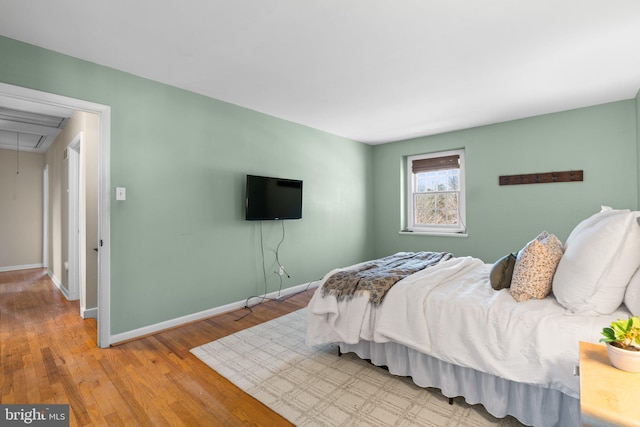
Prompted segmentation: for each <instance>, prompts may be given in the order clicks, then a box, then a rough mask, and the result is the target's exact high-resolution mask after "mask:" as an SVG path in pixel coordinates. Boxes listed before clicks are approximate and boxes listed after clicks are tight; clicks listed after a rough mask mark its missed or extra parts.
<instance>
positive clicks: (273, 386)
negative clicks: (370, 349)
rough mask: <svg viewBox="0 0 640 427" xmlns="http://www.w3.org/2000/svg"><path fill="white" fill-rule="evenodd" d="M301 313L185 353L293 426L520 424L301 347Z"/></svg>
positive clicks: (349, 358) (345, 358)
mask: <svg viewBox="0 0 640 427" xmlns="http://www.w3.org/2000/svg"><path fill="white" fill-rule="evenodd" d="M306 323H307V314H306V309H302V310H298V311H295V312H293V313H291V314H287V315H285V316H282V317H279V318H277V319H274V320H271V321H269V322H266V323H263V324H260V325H257V326H254V327H252V328H249V329H245V330H243V331H240V332H237V333H235V334H233V335H229V336H226V337H224V338H221V339H219V340H216V341H213V342H210V343H208V344H204V345H202V346H200V347H196V348H194V349H192V350H191V353H193V354H194V355H195V356H196V357H198V358H199V359H200V360H202V361H203V362H204V363H206V364H207V365H209V366H210V367H211V368H212V369H214V370H216V371H217V372H218V373H220V374H221V375H222V376H224V377H226V378H227V379H229V380H230V381H231V382H232V383H233V384H235V385H236V386H238V387H239V388H240V389H242V390H243V391H245V392H246V393H248V394H250V395H251V396H253V397H255V398H256V399H257V400H259V401H261V402H262V403H264V404H265V405H266V406H268V407H269V408H270V409H272V410H273V411H275V412H277V413H278V414H280V415H282V416H283V417H284V418H286V419H288V420H289V421H291V422H292V423H293V424H295V425H297V426H300V427H303V426H428V427H439V426H469V427H483V426H521V425H522V424H520V423H519V422H518V421H517V420H516V419H515V418H512V417H507V418H503V419H497V418H494V417H493V416H491V415H490V414H489V413H487V412H486V411H485V410H484V408H483V407H482V406H481V405H468V404H467V403H466V402H465V401H464V399H463V398H456V399H455V400H454V404H453V405H449V403H448V399H447V398H446V397H444V396H443V395H442V394H440V392H439V391H438V390H436V389H425V388H420V387H418V386H416V385H415V384H413V382H412V381H411V379H409V378H403V377H397V376H393V375H391V374H390V373H389V372H387V371H386V370H384V369H383V368H379V367H376V366H373V365H371V364H369V363H368V362H366V361H363V360H361V359H359V358H358V357H357V356H355V355H353V354H345V355H342V356H338V348H337V346H335V345H327V346H324V347H315V348H309V347H307V346H306V344H305V342H304V339H305V331H306Z"/></svg>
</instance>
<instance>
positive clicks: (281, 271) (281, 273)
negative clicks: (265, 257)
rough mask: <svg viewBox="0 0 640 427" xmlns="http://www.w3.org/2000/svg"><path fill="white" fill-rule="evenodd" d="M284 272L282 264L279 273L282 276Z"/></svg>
mask: <svg viewBox="0 0 640 427" xmlns="http://www.w3.org/2000/svg"><path fill="white" fill-rule="evenodd" d="M283 274H284V267H283V266H280V267H278V275H280V276H282V275H283Z"/></svg>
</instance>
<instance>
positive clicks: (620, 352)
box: [600, 316, 640, 372]
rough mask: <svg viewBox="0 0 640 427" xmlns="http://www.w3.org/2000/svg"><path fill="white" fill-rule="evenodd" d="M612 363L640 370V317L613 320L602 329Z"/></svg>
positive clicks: (620, 367) (631, 369) (629, 369)
mask: <svg viewBox="0 0 640 427" xmlns="http://www.w3.org/2000/svg"><path fill="white" fill-rule="evenodd" d="M602 335H603V336H604V338H601V339H600V342H605V343H607V354H608V355H609V360H610V361H611V364H612V365H613V366H615V367H616V368H618V369H621V370H623V371H627V372H640V318H638V316H632V317H630V318H629V319H621V320H617V321H615V322H611V327H606V328H604V329H603V330H602Z"/></svg>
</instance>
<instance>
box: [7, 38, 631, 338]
mask: <svg viewBox="0 0 640 427" xmlns="http://www.w3.org/2000/svg"><path fill="white" fill-rule="evenodd" d="M0 52H2V55H0V81H2V82H4V83H9V84H14V85H18V86H24V87H28V88H33V89H37V90H42V91H46V92H52V93H55V94H61V95H65V96H69V97H74V98H79V99H82V100H87V101H92V102H96V103H100V104H106V105H110V106H111V107H112V128H111V187H112V193H115V191H114V189H115V187H116V186H125V187H127V201H125V202H116V201H115V199H114V198H112V206H111V233H112V235H111V322H112V325H111V329H112V330H111V332H112V334H118V333H122V332H127V331H129V330H133V329H136V328H140V327H143V326H147V325H152V324H155V323H158V322H161V321H164V320H170V319H173V318H176V317H180V316H183V315H188V314H191V313H196V312H198V311H202V310H206V309H209V308H212V307H219V306H222V305H225V304H228V303H231V302H236V301H241V300H244V299H245V298H247V297H248V296H251V295H256V294H259V293H261V292H263V290H264V284H263V280H262V259H261V253H260V252H261V251H260V247H261V243H260V240H261V231H260V225H259V223H254V222H246V221H244V220H243V193H244V176H245V174H247V173H251V174H261V175H273V176H281V177H286V178H296V179H302V180H304V208H303V219H302V220H299V221H287V222H286V223H285V227H286V228H285V231H286V238H285V241H284V243H283V244H282V246H281V250H280V261H281V262H282V264H284V266H285V267H286V269H287V271H288V272H289V273H290V274H291V276H292V277H291V279H285V282H284V287H285V288H286V287H290V286H294V285H298V284H301V283H306V282H308V281H312V280H315V279H318V278H320V277H321V276H322V275H324V274H325V273H326V272H327V271H328V270H330V269H332V268H334V267H336V266H344V265H349V264H351V263H355V262H358V261H362V260H365V259H370V258H372V257H374V256H382V255H387V254H390V253H393V252H396V251H406V250H442V251H451V252H453V253H454V254H455V255H458V256H464V255H472V256H477V257H479V258H481V259H483V260H485V261H486V262H493V261H494V260H495V259H497V258H498V257H500V256H502V255H504V254H506V253H508V252H515V251H517V250H518V249H520V248H521V247H522V246H523V245H524V244H525V243H526V242H528V241H529V240H531V239H532V238H533V237H535V235H537V234H538V233H539V232H540V231H542V230H547V231H549V232H550V233H555V234H556V235H558V237H559V238H560V239H562V240H564V239H566V237H567V236H568V234H569V232H570V231H571V229H572V228H573V227H574V226H575V225H576V224H577V223H578V222H579V221H580V220H582V219H583V218H585V217H587V216H588V215H590V214H591V213H594V212H596V211H598V210H599V209H600V205H610V206H613V207H615V208H631V209H637V208H638V200H639V199H640V177H639V176H638V164H640V154H639V153H638V151H640V150H638V146H639V145H640V92H639V94H638V96H637V97H636V98H635V99H631V100H628V101H622V102H616V103H611V104H605V105H599V106H595V107H590V108H583V109H578V110H572V111H567V112H562V113H556V114H549V115H544V116H538V117H532V118H527V119H523V120H517V121H512V122H507V123H501V124H497V125H491V126H484V127H479V128H474V129H468V130H463V131H458V132H451V133H447V134H442V135H436V136H430V137H424V138H417V139H412V140H408V141H401V142H396V143H390V144H383V145H378V146H373V147H371V146H367V145H365V144H361V143H358V142H354V141H349V140H346V139H343V138H339V137H337V136H333V135H329V134H327V133H323V132H320V131H317V130H313V129H310V128H308V127H304V126H300V125H297V124H294V123H290V122H287V121H283V120H280V119H276V118H273V117H270V116H267V115H263V114H260V113H256V112H254V111H250V110H247V109H243V108H240V107H237V106H233V105H230V104H227V103H224V102H221V101H217V100H214V99H211V98H207V97H204V96H200V95H196V94H194V93H190V92H187V91H184V90H180V89H177V88H174V87H170V86H167V85H163V84H159V83H156V82H153V81H150V80H146V79H143V78H139V77H136V76H133V75H130V74H127V73H123V72H119V71H116V70H113V69H110V68H106V67H102V66H99V65H96V64H92V63H89V62H85V61H80V60H77V59H74V58H71V57H68V56H65V55H61V54H57V53H54V52H52V51H48V50H45V49H41V48H37V47H34V46H30V45H27V44H23V43H20V42H17V41H14V40H10V39H7V38H2V37H0ZM461 147H464V148H465V149H466V166H467V226H468V227H467V228H468V237H435V236H419V235H400V234H399V233H398V232H399V230H400V229H401V227H402V221H403V220H402V215H401V212H402V210H403V208H402V203H401V194H402V193H403V190H402V189H403V178H404V173H403V164H404V158H405V157H406V156H408V155H412V154H419V153H426V152H434V151H442V150H448V149H453V148H461ZM571 169H582V170H584V173H585V180H584V182H581V183H558V184H538V185H519V186H504V187H500V186H498V176H499V175H511V174H518V173H532V172H547V171H560V170H571ZM112 196H113V194H112ZM281 233H282V229H281V223H279V222H276V223H273V222H264V223H263V229H262V236H263V237H264V244H265V255H266V260H267V262H266V263H267V276H268V289H267V290H268V291H269V292H271V291H275V290H277V289H278V286H279V278H278V276H277V275H274V274H273V273H272V272H273V270H274V256H275V249H276V246H277V245H278V243H279V241H280V239H281Z"/></svg>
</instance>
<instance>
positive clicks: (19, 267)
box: [0, 263, 44, 273]
mask: <svg viewBox="0 0 640 427" xmlns="http://www.w3.org/2000/svg"><path fill="white" fill-rule="evenodd" d="M42 267H44V266H43V265H42V263H40V264H24V265H10V266H8V267H0V273H3V272H5V271H15V270H29V269H30V268H42Z"/></svg>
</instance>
